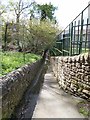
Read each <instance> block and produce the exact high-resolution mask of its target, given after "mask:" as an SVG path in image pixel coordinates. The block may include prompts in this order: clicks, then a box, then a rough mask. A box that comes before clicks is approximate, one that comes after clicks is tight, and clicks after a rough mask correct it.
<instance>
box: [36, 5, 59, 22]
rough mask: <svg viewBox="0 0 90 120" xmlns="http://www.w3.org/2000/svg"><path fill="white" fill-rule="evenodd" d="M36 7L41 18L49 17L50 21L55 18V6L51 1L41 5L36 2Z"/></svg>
mask: <svg viewBox="0 0 90 120" xmlns="http://www.w3.org/2000/svg"><path fill="white" fill-rule="evenodd" d="M37 7H38V11H39V13H40V18H41V20H44V19H50V20H51V21H52V20H55V17H54V13H55V10H56V9H57V8H56V7H54V6H53V5H52V4H51V3H49V4H43V5H39V4H38V5H37Z"/></svg>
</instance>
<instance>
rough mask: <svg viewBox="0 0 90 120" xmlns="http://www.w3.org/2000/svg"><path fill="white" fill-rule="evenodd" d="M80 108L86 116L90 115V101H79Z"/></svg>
mask: <svg viewBox="0 0 90 120" xmlns="http://www.w3.org/2000/svg"><path fill="white" fill-rule="evenodd" d="M78 110H79V112H80V113H81V114H83V115H84V116H85V117H89V116H90V103H89V102H88V101H81V102H79V103H78Z"/></svg>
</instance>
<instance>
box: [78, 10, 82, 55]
mask: <svg viewBox="0 0 90 120" xmlns="http://www.w3.org/2000/svg"><path fill="white" fill-rule="evenodd" d="M82 39H83V11H82V14H81V32H80V46H79V54H80V53H81V52H82Z"/></svg>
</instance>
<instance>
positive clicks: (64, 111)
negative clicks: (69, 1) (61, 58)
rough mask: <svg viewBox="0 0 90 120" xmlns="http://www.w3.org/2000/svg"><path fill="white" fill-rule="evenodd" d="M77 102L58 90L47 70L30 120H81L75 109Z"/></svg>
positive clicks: (76, 99) (55, 82)
mask: <svg viewBox="0 0 90 120" xmlns="http://www.w3.org/2000/svg"><path fill="white" fill-rule="evenodd" d="M78 100H79V99H78V98H75V97H73V96H71V95H69V94H67V93H65V92H64V91H63V90H61V89H60V88H59V85H58V83H57V81H56V80H55V77H54V76H53V73H52V72H51V71H50V70H49V71H47V73H46V74H45V80H44V84H43V88H42V90H41V92H40V95H39V97H38V101H37V105H36V107H35V110H34V112H33V116H32V118H83V116H82V115H81V114H80V113H79V112H78V109H77V103H78Z"/></svg>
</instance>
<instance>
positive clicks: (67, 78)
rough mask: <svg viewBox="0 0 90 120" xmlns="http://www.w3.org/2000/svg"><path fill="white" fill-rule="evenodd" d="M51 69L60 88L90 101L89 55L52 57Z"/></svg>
mask: <svg viewBox="0 0 90 120" xmlns="http://www.w3.org/2000/svg"><path fill="white" fill-rule="evenodd" d="M51 63H52V68H53V71H54V74H55V76H56V78H57V80H58V83H59V85H60V87H61V88H63V89H64V90H65V91H67V92H70V93H71V94H73V95H78V96H80V97H82V98H85V99H87V100H88V101H90V54H89V53H88V54H83V55H78V56H73V57H52V58H51Z"/></svg>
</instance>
